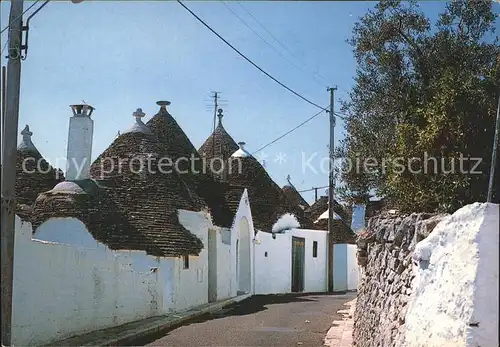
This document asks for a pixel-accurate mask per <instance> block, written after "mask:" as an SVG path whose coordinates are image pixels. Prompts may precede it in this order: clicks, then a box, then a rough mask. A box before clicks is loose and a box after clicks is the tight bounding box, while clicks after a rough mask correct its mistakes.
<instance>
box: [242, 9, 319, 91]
mask: <svg viewBox="0 0 500 347" xmlns="http://www.w3.org/2000/svg"><path fill="white" fill-rule="evenodd" d="M236 2H237V3H238V5H240V6H241V8H243V10H245V12H246V13H247V14H248V15H249V16H250V17H252V19H253V20H254V21H255V23H257V24H258V25H259V26H260V27H261V28H262V29H264V30H265V31H266V32H267V33H268V34H269V36H271V37H272V38H273V39H274V41H276V42H277V43H278V44H279V45H280V46H281V47H283V49H284V50H285V51H287V52H288V53H289V54H290V55H291V56H292V57H294V58H295V59H297V60H298V61H300V62H301V63H302V64H303V65H304V66H307V64H306V63H305V62H304V61H303V60H301V59H300V58H299V57H297V56H296V55H295V54H294V53H293V52H292V51H291V50H289V49H288V48H287V47H286V46H285V45H284V44H283V43H282V42H281V41H280V40H278V39H277V38H276V36H274V35H273V34H272V33H271V32H270V31H269V30H268V29H267V28H266V27H265V26H264V25H263V24H262V23H261V22H260V21H259V20H257V18H255V17H254V16H253V15H252V14H251V13H250V11H249V10H248V9H247V8H246V7H245V6H243V4H242V3H241V2H239V1H236ZM313 74H314V76H316V77H317V78H319V79H321V80H323V81H324V82H325V83H327V81H326V79H325V78H324V77H322V76H321V75H319V74H317V73H315V72H313Z"/></svg>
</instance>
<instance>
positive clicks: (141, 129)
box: [116, 108, 151, 137]
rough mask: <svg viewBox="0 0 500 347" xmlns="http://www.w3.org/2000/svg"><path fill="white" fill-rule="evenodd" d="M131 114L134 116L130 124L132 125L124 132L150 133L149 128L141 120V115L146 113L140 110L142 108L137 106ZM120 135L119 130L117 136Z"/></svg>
mask: <svg viewBox="0 0 500 347" xmlns="http://www.w3.org/2000/svg"><path fill="white" fill-rule="evenodd" d="M132 115H133V116H134V117H135V123H134V125H132V127H131V128H130V129H128V130H126V131H125V132H124V133H145V134H150V133H151V129H149V127H148V126H147V125H146V124H144V123H143V122H142V119H141V118H142V117H144V116H145V115H146V114H145V113H144V112H142V108H138V109H137V110H135V112H133V113H132ZM119 135H120V132H118V135H117V136H116V137H118V136H119Z"/></svg>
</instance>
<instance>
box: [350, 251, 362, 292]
mask: <svg viewBox="0 0 500 347" xmlns="http://www.w3.org/2000/svg"><path fill="white" fill-rule="evenodd" d="M356 252H357V246H356V245H347V290H357V289H358V280H359V278H360V267H359V266H358V260H357V258H356Z"/></svg>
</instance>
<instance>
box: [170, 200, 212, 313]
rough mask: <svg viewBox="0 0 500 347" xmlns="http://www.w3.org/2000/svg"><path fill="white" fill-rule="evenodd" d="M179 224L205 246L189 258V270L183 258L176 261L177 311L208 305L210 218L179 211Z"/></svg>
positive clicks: (197, 213)
mask: <svg viewBox="0 0 500 347" xmlns="http://www.w3.org/2000/svg"><path fill="white" fill-rule="evenodd" d="M179 222H180V223H181V224H182V225H183V226H184V227H185V228H186V229H187V230H189V231H190V232H191V233H192V234H194V235H196V236H197V237H198V238H199V239H200V240H201V241H202V242H203V244H204V245H205V247H204V248H203V250H202V251H201V252H200V254H199V255H198V256H189V268H188V269H184V261H183V259H182V258H176V259H175V267H174V278H175V286H176V288H175V293H176V296H175V310H176V311H179V310H184V309H188V308H190V307H193V306H199V305H204V304H206V303H208V229H209V228H210V227H211V226H212V225H211V221H210V217H209V216H208V215H206V214H205V213H203V212H192V211H186V210H179Z"/></svg>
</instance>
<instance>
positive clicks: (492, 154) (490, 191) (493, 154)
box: [486, 96, 500, 202]
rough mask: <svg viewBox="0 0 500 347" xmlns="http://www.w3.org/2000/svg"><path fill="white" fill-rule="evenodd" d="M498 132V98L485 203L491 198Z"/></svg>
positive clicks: (499, 99) (499, 122) (499, 105)
mask: <svg viewBox="0 0 500 347" xmlns="http://www.w3.org/2000/svg"><path fill="white" fill-rule="evenodd" d="M499 132H500V96H499V97H498V105H497V120H496V124H495V136H494V138H493V151H492V152H491V166H490V182H489V183H488V197H487V199H486V201H487V202H491V199H492V198H493V181H494V178H495V166H496V165H497V150H498V136H499V135H498V133H499Z"/></svg>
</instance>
